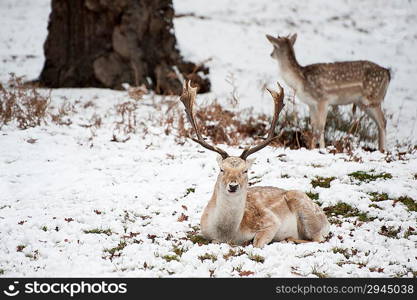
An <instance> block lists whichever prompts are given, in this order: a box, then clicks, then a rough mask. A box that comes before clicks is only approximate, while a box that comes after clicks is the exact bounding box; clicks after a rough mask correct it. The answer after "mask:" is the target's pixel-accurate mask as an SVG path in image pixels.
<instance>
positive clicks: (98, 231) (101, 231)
mask: <svg viewBox="0 0 417 300" xmlns="http://www.w3.org/2000/svg"><path fill="white" fill-rule="evenodd" d="M84 233H86V234H106V235H111V234H112V232H111V229H99V228H94V229H90V230H84Z"/></svg>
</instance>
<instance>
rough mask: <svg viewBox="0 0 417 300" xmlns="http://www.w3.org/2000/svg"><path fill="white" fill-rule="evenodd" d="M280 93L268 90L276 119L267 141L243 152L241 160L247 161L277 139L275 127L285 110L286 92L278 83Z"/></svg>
mask: <svg viewBox="0 0 417 300" xmlns="http://www.w3.org/2000/svg"><path fill="white" fill-rule="evenodd" d="M277 84H278V89H279V92H276V91H274V90H270V89H268V88H267V90H268V92H269V93H270V94H271V96H272V99H273V100H274V117H273V119H272V122H271V128H269V132H268V136H267V138H266V140H265V141H263V142H262V143H260V144H259V145H257V146H255V147H253V148H247V149H245V150H243V152H242V154H241V155H240V158H242V159H245V160H246V158H248V156H249V155H251V154H253V153H255V152H257V151H259V150H261V149H262V148H264V147H266V146H267V145H268V144H269V143H271V142H272V141H273V140H274V139H275V138H276V136H275V127H276V126H277V123H278V117H279V114H280V113H281V111H282V109H283V108H284V90H283V88H282V86H281V85H280V84H279V82H277Z"/></svg>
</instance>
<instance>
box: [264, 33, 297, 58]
mask: <svg viewBox="0 0 417 300" xmlns="http://www.w3.org/2000/svg"><path fill="white" fill-rule="evenodd" d="M266 38H267V39H268V41H270V42H271V44H272V45H273V46H274V49H273V50H272V53H271V57H272V58H275V59H277V60H279V59H280V58H281V57H282V56H284V55H288V54H289V53H290V52H293V51H294V44H295V41H296V40H297V34H296V33H295V34H292V35H288V36H286V37H280V36H278V37H276V38H275V37H273V36H271V35H269V34H267V35H266Z"/></svg>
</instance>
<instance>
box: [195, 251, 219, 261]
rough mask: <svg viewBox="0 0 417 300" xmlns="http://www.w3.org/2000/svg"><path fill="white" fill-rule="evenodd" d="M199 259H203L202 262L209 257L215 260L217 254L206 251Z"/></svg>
mask: <svg viewBox="0 0 417 300" xmlns="http://www.w3.org/2000/svg"><path fill="white" fill-rule="evenodd" d="M198 259H199V260H201V262H203V261H205V260H208V259H209V260H211V261H212V262H215V261H216V260H217V256H216V255H214V254H210V253H206V254H204V255H200V256H199V257H198Z"/></svg>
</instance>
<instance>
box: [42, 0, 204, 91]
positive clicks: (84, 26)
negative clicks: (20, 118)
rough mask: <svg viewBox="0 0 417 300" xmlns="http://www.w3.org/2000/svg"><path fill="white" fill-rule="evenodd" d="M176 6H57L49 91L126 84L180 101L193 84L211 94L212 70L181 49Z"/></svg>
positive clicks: (46, 73)
mask: <svg viewBox="0 0 417 300" xmlns="http://www.w3.org/2000/svg"><path fill="white" fill-rule="evenodd" d="M173 17H174V9H173V6H172V0H52V12H51V15H50V19H49V25H48V37H47V39H46V42H45V44H44V52H45V64H44V67H43V70H42V72H41V74H40V83H41V84H42V85H45V86H48V87H53V88H57V87H106V88H113V89H121V88H122V84H123V83H129V84H130V85H134V86H139V85H142V84H144V85H145V86H146V87H147V88H149V89H153V90H155V92H156V93H158V94H165V95H170V94H174V95H178V94H180V93H181V90H182V80H183V79H185V78H188V79H190V80H192V81H193V82H194V83H195V84H196V85H198V86H199V92H201V93H204V92H208V91H209V90H210V81H209V79H208V78H207V76H206V75H207V74H208V71H209V70H208V68H207V67H205V66H204V65H202V64H199V65H196V64H194V63H192V62H187V61H185V60H184V59H183V57H182V56H181V54H180V53H179V50H178V49H177V48H176V38H175V35H174V30H173V22H172V20H173Z"/></svg>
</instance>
